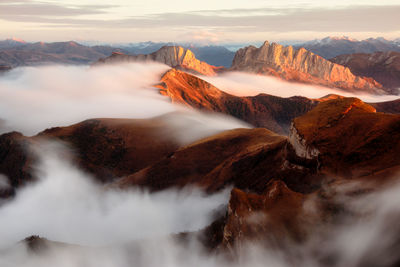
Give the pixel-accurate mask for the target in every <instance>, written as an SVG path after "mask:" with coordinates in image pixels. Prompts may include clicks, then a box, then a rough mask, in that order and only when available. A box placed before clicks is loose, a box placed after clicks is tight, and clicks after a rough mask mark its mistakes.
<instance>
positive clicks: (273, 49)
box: [230, 42, 384, 93]
mask: <svg viewBox="0 0 400 267" xmlns="http://www.w3.org/2000/svg"><path fill="white" fill-rule="evenodd" d="M230 70H236V71H246V72H253V73H257V74H268V75H273V76H277V77H280V78H283V79H285V80H288V81H296V82H304V83H312V84H318V85H323V86H328V87H336V88H340V89H343V90H347V91H366V92H372V93H383V92H384V91H382V90H381V88H382V85H380V84H379V83H378V82H376V81H374V80H373V79H370V78H368V79H367V78H363V77H359V76H355V75H354V74H353V73H352V72H351V71H350V69H348V68H346V67H343V66H341V65H338V64H335V63H332V62H330V61H328V60H326V59H324V58H322V57H320V56H318V55H315V54H313V53H312V52H310V51H307V50H306V49H304V48H300V49H298V50H295V49H294V48H293V47H292V46H288V47H284V46H282V45H279V44H276V43H272V44H269V43H268V42H265V43H264V44H263V45H262V46H261V47H260V48H256V47H254V46H249V47H246V48H242V49H240V50H238V51H237V53H236V55H235V58H234V60H233V64H232V67H231V69H230Z"/></svg>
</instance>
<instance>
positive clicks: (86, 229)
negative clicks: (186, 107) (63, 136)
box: [0, 142, 229, 248]
mask: <svg viewBox="0 0 400 267" xmlns="http://www.w3.org/2000/svg"><path fill="white" fill-rule="evenodd" d="M35 153H36V154H37V155H38V157H39V159H40V160H39V162H40V163H39V164H38V165H37V166H36V167H35V170H36V175H37V176H38V177H39V181H38V182H36V183H34V184H31V185H29V186H27V187H24V188H22V189H20V190H19V191H18V192H17V196H16V197H15V198H14V199H13V200H11V201H9V202H6V203H5V204H3V205H2V206H0V218H1V220H0V229H1V231H0V247H3V248H4V247H7V246H10V245H12V244H15V243H17V242H18V241H20V240H22V239H24V238H25V237H27V236H31V235H40V236H43V237H46V238H48V239H50V240H53V241H60V242H65V243H68V244H78V245H85V246H106V245H107V246H109V245H113V244H120V243H127V242H130V241H133V240H141V239H152V238H156V237H157V238H160V237H165V236H168V235H170V234H174V233H175V234H176V233H180V232H191V231H197V230H199V229H202V228H204V227H205V226H207V225H208V224H210V223H211V220H212V216H211V215H212V212H213V211H214V210H215V209H217V208H219V207H220V206H221V205H225V204H226V203H227V202H228V198H229V191H226V190H225V191H222V192H220V193H218V194H215V195H211V196H210V195H206V194H205V193H203V192H202V191H200V190H199V189H196V188H184V189H183V190H179V191H178V190H175V189H170V190H166V191H162V192H159V193H152V194H150V193H148V192H146V191H143V190H139V189H132V190H126V191H120V190H111V189H105V188H104V187H103V186H102V185H100V184H95V183H94V182H93V181H94V179H92V178H91V177H90V175H89V174H87V173H84V172H83V171H81V170H79V169H78V168H77V167H76V166H74V165H73V164H72V163H71V162H70V159H71V157H72V155H73V154H72V153H70V151H69V150H68V149H67V148H66V147H64V146H63V145H61V144H59V143H54V142H51V143H49V142H45V143H43V142H42V143H41V144H40V146H39V147H37V148H36V149H35Z"/></svg>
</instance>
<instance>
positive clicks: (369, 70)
mask: <svg viewBox="0 0 400 267" xmlns="http://www.w3.org/2000/svg"><path fill="white" fill-rule="evenodd" d="M330 60H331V61H332V62H334V63H337V64H340V65H343V66H345V67H348V68H349V69H350V70H351V71H352V72H353V73H354V74H356V75H361V76H368V77H372V78H373V79H375V80H376V81H378V82H379V83H381V84H382V85H383V86H384V87H385V88H388V89H391V90H388V92H389V93H393V94H399V93H400V91H399V89H400V52H393V51H391V52H375V53H372V54H349V55H341V56H337V57H335V58H332V59H330Z"/></svg>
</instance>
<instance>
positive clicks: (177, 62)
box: [95, 46, 222, 76]
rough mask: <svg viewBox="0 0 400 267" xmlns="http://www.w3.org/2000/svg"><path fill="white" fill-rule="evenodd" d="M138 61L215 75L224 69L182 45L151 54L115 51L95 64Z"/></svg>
mask: <svg viewBox="0 0 400 267" xmlns="http://www.w3.org/2000/svg"><path fill="white" fill-rule="evenodd" d="M137 61H155V62H160V63H163V64H166V65H168V66H170V67H173V68H179V69H183V70H187V71H191V72H194V73H199V74H203V75H208V76H212V75H215V74H216V72H217V71H219V70H220V69H222V67H215V66H212V65H209V64H207V63H206V62H203V61H200V60H198V59H197V58H196V56H195V54H194V53H193V52H192V51H191V50H190V49H186V48H183V47H181V46H163V47H161V48H160V49H159V50H157V51H156V52H154V53H151V54H139V55H126V54H123V53H119V52H118V53H113V54H112V55H111V56H110V57H107V58H102V59H100V60H99V61H98V62H96V63H95V65H102V64H109V63H120V62H137Z"/></svg>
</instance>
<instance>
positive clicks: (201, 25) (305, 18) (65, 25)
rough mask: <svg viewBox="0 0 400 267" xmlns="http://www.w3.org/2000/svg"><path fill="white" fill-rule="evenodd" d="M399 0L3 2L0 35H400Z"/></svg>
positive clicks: (125, 38) (224, 39) (232, 38)
mask: <svg viewBox="0 0 400 267" xmlns="http://www.w3.org/2000/svg"><path fill="white" fill-rule="evenodd" d="M398 14H400V1H399V0H357V1H355V0H354V1H351V0H325V1H315V0H279V1H271V0H269V1H265V0H251V1H243V0H229V1H228V0H218V1H215V0H201V1H191V0H190V1H189V0H169V1H166V0H146V1H131V0H113V1H105V0H96V1H94V0H0V39H6V38H10V37H16V38H21V39H24V40H27V41H66V40H76V41H98V42H108V43H119V42H141V41H172V42H194V43H205V44H213V43H241V42H246V43H248V42H257V41H263V40H271V41H283V40H311V39H316V38H324V37H326V36H349V37H352V38H355V39H365V38H369V37H384V38H387V39H395V38H399V37H400V23H399V22H400V20H399V15H398Z"/></svg>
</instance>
